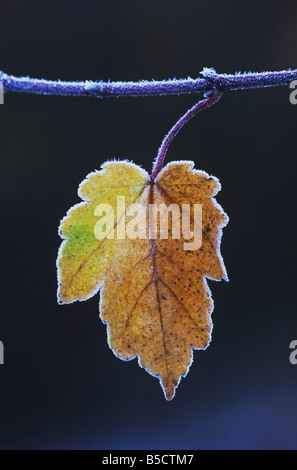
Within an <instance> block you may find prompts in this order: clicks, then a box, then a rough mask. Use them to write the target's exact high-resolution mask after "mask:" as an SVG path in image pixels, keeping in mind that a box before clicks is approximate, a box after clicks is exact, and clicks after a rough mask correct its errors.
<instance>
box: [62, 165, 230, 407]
mask: <svg viewBox="0 0 297 470" xmlns="http://www.w3.org/2000/svg"><path fill="white" fill-rule="evenodd" d="M219 190H220V183H219V181H218V180H217V179H216V178H214V177H212V176H209V175H208V174H207V173H205V172H202V171H198V170H194V164H193V162H189V161H182V162H171V163H169V164H167V166H166V167H165V168H163V170H162V171H161V172H160V173H159V175H158V177H157V178H156V180H155V182H152V181H151V180H150V177H149V175H148V173H147V172H146V171H144V170H143V169H142V168H140V167H139V166H137V165H135V164H133V163H130V162H128V161H122V162H116V161H115V162H108V163H105V164H104V165H103V167H102V169H101V170H100V171H96V172H93V173H91V174H90V175H88V177H87V178H86V179H85V180H84V181H83V182H82V183H81V185H80V187H79V196H80V197H81V198H82V200H83V202H82V203H80V204H77V205H76V206H74V207H73V208H71V209H70V211H69V212H68V213H67V216H66V217H65V218H64V219H63V220H62V222H61V225H60V235H61V237H62V238H63V239H64V241H63V242H62V244H61V247H60V250H59V255H58V260H57V267H58V283H59V287H58V299H59V302H60V303H69V302H73V301H75V300H86V299H88V298H90V297H91V296H93V295H94V294H95V293H96V292H98V291H99V290H100V317H101V319H102V321H103V322H104V323H106V324H107V325H108V343H109V346H110V347H111V349H112V350H113V352H114V353H115V354H116V356H118V357H119V358H121V359H124V360H130V359H133V358H135V357H138V361H139V364H140V366H141V367H144V368H145V369H146V370H147V371H148V372H149V373H150V374H152V375H154V376H156V377H158V378H159V380H160V383H161V385H162V388H163V390H164V394H165V397H166V399H167V400H171V399H172V398H173V396H174V393H175V389H176V387H177V385H178V384H179V381H180V379H181V377H183V376H185V375H186V374H187V372H188V370H189V367H190V365H191V362H192V357H193V349H205V348H206V347H207V346H208V344H209V342H210V339H211V332H212V321H211V316H210V315H211V313H212V310H213V302H212V299H211V295H210V290H209V288H208V285H207V282H206V278H209V279H214V280H220V279H221V278H223V279H225V280H227V274H226V270H225V267H224V263H223V260H222V257H221V255H220V240H221V235H222V228H223V227H224V226H225V225H226V224H227V222H228V217H227V216H226V214H225V213H224V211H223V210H222V208H221V207H220V206H219V205H218V204H217V202H216V201H215V199H214V196H215V195H216V194H217V192H218V191H219ZM119 198H120V200H121V201H123V200H125V206H122V205H120V206H119V204H118V202H119ZM102 204H105V205H106V206H104V207H105V208H106V210H105V212H104V213H103V215H105V216H106V214H107V212H108V209H107V208H108V207H110V208H111V209H110V211H109V215H110V214H112V215H114V219H111V221H112V222H111V223H109V222H108V220H107V219H106V224H105V235H104V236H103V237H101V238H100V239H99V238H98V236H96V230H95V227H96V224H98V220H100V219H99V217H98V209H97V207H98V205H99V206H100V205H102ZM134 204H138V205H139V206H138V213H141V216H142V222H143V221H144V226H143V223H142V232H141V230H140V225H141V223H140V219H137V224H136V219H135V217H134V219H133V217H132V216H131V214H129V210H130V209H131V207H132V206H133V205H134ZM162 204H163V205H166V207H169V206H171V205H175V207H177V208H180V209H182V208H183V207H186V208H188V214H189V221H190V228H191V230H192V232H191V233H192V234H193V233H194V227H195V220H194V218H195V216H194V212H193V207H194V206H195V205H200V207H202V223H201V227H200V228H201V234H202V243H201V246H199V248H198V249H187V248H185V246H186V245H185V240H184V238H183V237H182V236H180V237H179V238H176V235H174V233H175V234H176V231H175V232H174V224H176V222H177V221H176V219H174V217H173V215H172V213H171V212H168V214H169V217H168V236H167V238H164V237H161V236H160V223H161V222H160V218H159V219H157V226H156V227H157V236H156V237H154V238H153V237H151V236H150V233H151V232H150V227H151V225H150V224H151V220H150V207H151V206H155V207H157V208H158V207H160V206H161V205H162ZM107 205H108V206H107ZM100 207H101V206H100ZM102 207H103V206H102ZM180 214H182V211H181V212H180ZM131 224H132V227H134V232H135V234H136V235H137V233H138V236H135V238H133V236H130V237H128V236H122V238H120V237H119V236H116V235H119V234H121V235H123V234H127V233H128V232H129V233H130V235H131V233H132V234H133V229H132V232H131ZM133 224H134V225H133ZM97 226H98V225H97ZM180 227H182V223H181V224H180ZM128 229H129V230H128ZM140 232H141V233H140Z"/></svg>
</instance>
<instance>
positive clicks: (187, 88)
mask: <svg viewBox="0 0 297 470" xmlns="http://www.w3.org/2000/svg"><path fill="white" fill-rule="evenodd" d="M296 79H297V69H296V70H283V71H280V72H262V73H250V72H249V73H236V74H234V75H227V74H218V73H216V71H215V70H214V69H212V68H204V69H203V71H202V72H201V77H200V78H196V79H192V78H186V79H172V80H163V81H155V80H152V81H139V82H103V81H97V82H93V81H84V82H64V81H60V80H58V81H51V80H43V79H42V80H40V79H36V78H30V77H14V76H12V75H7V74H6V73H4V72H1V71H0V82H2V84H3V88H4V92H5V93H8V92H21V93H34V94H39V95H61V96H93V97H96V98H107V97H114V98H118V97H121V96H160V95H179V94H186V93H203V92H204V93H205V92H208V91H211V90H214V89H217V90H219V91H225V90H243V89H247V88H265V87H272V86H280V85H288V84H289V83H290V82H291V81H293V80H296Z"/></svg>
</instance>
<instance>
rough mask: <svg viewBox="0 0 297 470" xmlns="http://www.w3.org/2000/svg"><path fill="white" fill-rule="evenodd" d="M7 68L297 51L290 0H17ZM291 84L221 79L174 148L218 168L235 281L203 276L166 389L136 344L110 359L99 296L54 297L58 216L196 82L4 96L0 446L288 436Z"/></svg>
mask: <svg viewBox="0 0 297 470" xmlns="http://www.w3.org/2000/svg"><path fill="white" fill-rule="evenodd" d="M0 44H1V53H0V57H1V64H0V69H1V70H3V71H5V72H6V73H9V74H13V75H16V76H25V75H30V76H32V77H37V78H48V79H58V78H60V79H62V80H85V79H90V80H97V79H98V80H109V79H110V80H138V79H152V78H154V79H166V78H173V77H177V78H185V77H187V76H191V77H193V78H194V77H198V76H199V72H200V71H201V70H202V68H203V67H204V66H208V67H211V66H213V67H215V68H216V70H217V71H218V72H220V73H224V72H226V73H234V72H235V71H241V72H244V71H263V70H282V69H287V68H296V67H297V4H296V0H284V1H282V2H279V1H271V0H264V1H261V0H260V1H259V0H257V1H256V0H249V1H240V2H239V1H237V0H232V1H224V2H222V1H221V0H213V1H212V2H208V1H207V0H183V1H181V0H180V1H178V0H158V1H156V0H152V1H150V2H144V1H139V0H132V1H125V2H123V1H119V0H114V1H113V2H107V1H98V0H96V1H95V0H86V1H84V2H81V1H78V0H63V1H57V0H55V1H47V2H38V1H28V0H26V1H25V0H11V1H10V2H2V3H1V6H0ZM289 94H290V90H289V87H287V86H285V87H280V88H270V89H262V90H249V91H238V92H227V93H225V95H224V96H223V98H222V99H221V101H220V102H219V103H218V104H217V105H216V106H215V107H213V108H212V109H210V110H207V111H205V112H204V113H202V114H200V115H199V116H197V117H196V118H194V119H193V120H192V121H191V122H190V123H189V124H188V125H187V126H186V127H185V128H184V129H183V130H182V131H181V132H180V134H179V135H178V137H177V138H176V140H175V141H174V143H173V144H172V145H171V148H170V150H169V153H168V156H167V161H169V160H174V159H193V160H194V161H195V164H196V168H198V169H201V170H205V171H207V172H208V173H210V174H213V175H215V176H217V177H218V178H219V179H220V181H221V183H222V191H221V192H220V193H219V195H218V197H217V200H218V202H219V203H220V204H221V205H222V206H223V207H224V209H225V211H226V212H227V213H228V215H229V217H230V222H229V225H228V226H227V227H226V228H225V230H224V235H223V239H222V254H223V256H224V260H225V264H226V267H227V271H228V274H229V278H230V281H229V283H226V282H224V281H222V282H220V283H216V282H209V285H210V288H211V291H212V294H213V299H214V302H215V309H214V313H213V321H214V331H213V339H212V342H211V344H210V346H209V348H208V349H207V350H206V351H200V352H199V351H195V353H194V362H193V364H192V366H191V368H190V371H189V373H188V375H187V377H186V378H184V379H182V381H181V383H180V386H179V388H178V389H177V393H176V396H175V398H174V399H173V401H172V402H167V401H166V400H165V399H164V396H163V392H162V389H161V387H160V385H159V383H158V380H157V379H155V378H153V377H151V376H150V375H149V374H147V373H146V372H145V371H144V370H143V369H141V368H140V367H139V366H138V363H137V360H134V361H131V362H127V363H125V362H123V361H120V360H119V359H117V358H116V357H115V356H114V354H113V353H112V351H111V350H110V349H109V347H108V345H107V341H106V327H105V326H104V325H103V324H102V323H101V321H100V319H99V318H98V313H99V312H98V301H99V297H98V295H96V296H95V297H93V298H92V299H90V300H89V301H88V302H82V303H79V302H78V303H74V304H70V305H66V306H58V305H57V301H56V266H55V263H56V254H57V250H58V248H59V245H60V238H59V236H58V233H57V228H58V225H59V222H60V219H61V218H62V217H63V216H64V215H65V214H66V211H67V210H68V209H69V207H70V206H72V205H73V204H75V203H77V202H79V198H78V196H77V192H76V191H77V187H78V185H79V183H80V181H81V180H82V179H83V178H84V177H85V176H86V175H87V174H88V173H89V172H90V171H93V170H94V169H99V168H100V165H101V164H102V163H103V162H104V161H105V160H107V159H111V158H113V157H117V158H128V159H131V160H133V161H134V162H135V163H137V164H141V165H143V167H144V168H146V169H147V170H148V171H149V170H150V169H151V166H152V161H153V159H154V158H155V156H156V152H157V149H158V147H159V144H160V143H161V141H162V139H163V136H164V134H165V133H167V131H168V130H169V129H170V127H171V126H172V125H173V124H174V122H175V121H176V120H177V119H178V118H179V117H180V116H181V115H182V114H183V113H184V112H185V111H186V110H187V109H188V108H189V107H190V106H192V105H193V104H194V103H195V102H196V101H197V99H199V98H200V97H201V95H186V96H170V97H151V98H137V99H136V98H120V99H106V100H98V99H95V98H69V97H50V96H34V95H25V94H6V95H5V104H4V105H3V106H0V138H1V150H0V151H1V174H0V178H1V183H0V188H1V193H2V195H1V238H2V240H1V246H2V249H1V287H2V299H1V307H0V312H1V313H0V340H1V341H3V343H4V346H5V364H4V365H2V366H0V448H3V449H75V448H76V449H111V450H112V449H297V365H296V366H294V365H292V364H290V362H289V355H290V349H289V345H290V342H291V341H292V340H296V339H297V299H296V291H297V288H296V285H297V268H296V255H297V252H296V251H297V250H296V236H297V223H296V219H297V217H296V171H297V158H296V157H297V153H296V125H297V105H296V106H293V105H292V104H290V102H289Z"/></svg>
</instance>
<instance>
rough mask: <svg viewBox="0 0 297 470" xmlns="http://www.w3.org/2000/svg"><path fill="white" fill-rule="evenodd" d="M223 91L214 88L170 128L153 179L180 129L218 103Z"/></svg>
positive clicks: (156, 163) (153, 172)
mask: <svg viewBox="0 0 297 470" xmlns="http://www.w3.org/2000/svg"><path fill="white" fill-rule="evenodd" d="M222 94H223V93H222V92H221V91H218V90H213V91H211V92H208V93H207V94H206V99H205V100H201V101H199V102H198V103H196V104H195V105H194V106H193V107H192V108H190V109H189V110H188V111H187V112H186V113H185V114H184V115H183V116H182V117H181V118H180V119H179V120H178V121H177V122H176V123H175V124H174V126H173V127H172V128H171V129H170V131H169V132H168V134H167V135H166V136H165V137H164V140H163V142H162V144H161V146H160V148H159V151H158V154H157V158H156V160H155V162H154V167H153V171H152V174H151V181H152V182H154V181H155V180H156V177H157V175H158V174H159V173H160V171H161V169H162V167H163V163H164V159H165V157H166V154H167V150H168V148H169V145H170V143H171V142H172V140H173V139H174V137H175V136H176V135H177V133H178V132H179V131H180V129H181V128H182V127H183V126H184V125H185V124H186V123H187V122H188V121H189V120H190V119H192V117H194V116H196V114H198V113H200V111H203V110H204V109H206V108H209V107H210V106H212V105H213V104H215V103H217V101H219V99H220V98H221V96H222Z"/></svg>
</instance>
